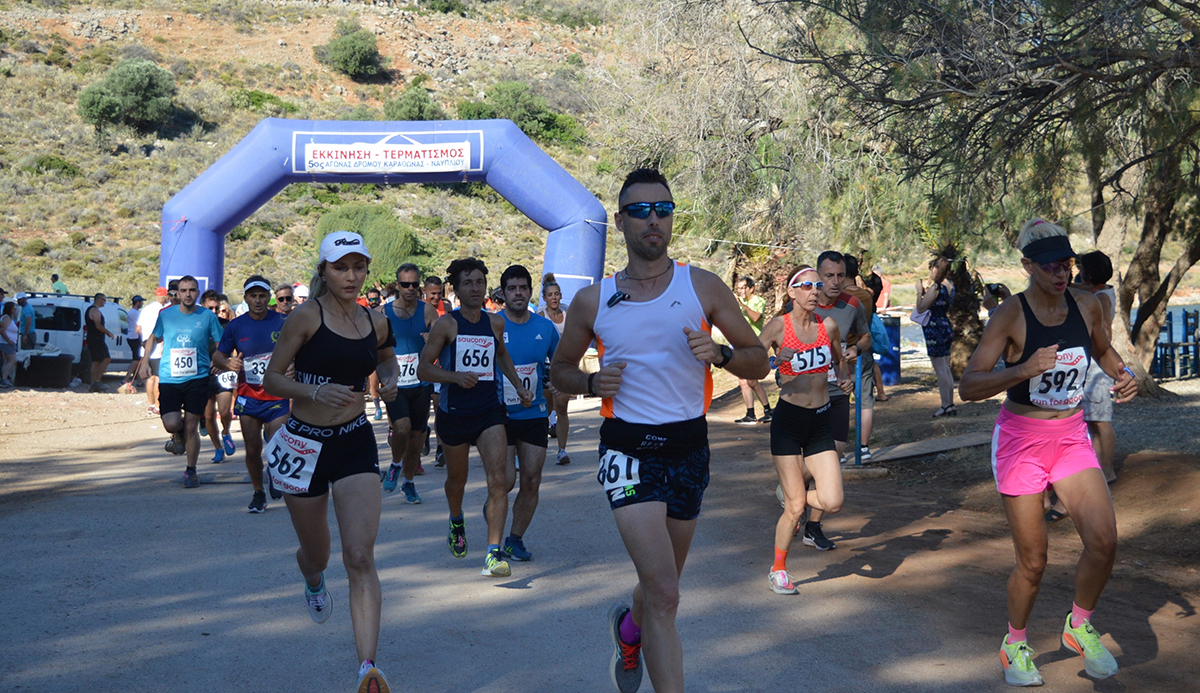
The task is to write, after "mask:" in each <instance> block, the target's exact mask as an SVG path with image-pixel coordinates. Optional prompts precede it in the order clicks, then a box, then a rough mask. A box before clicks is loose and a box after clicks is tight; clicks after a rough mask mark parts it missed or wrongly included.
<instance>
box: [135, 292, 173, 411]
mask: <svg viewBox="0 0 1200 693" xmlns="http://www.w3.org/2000/svg"><path fill="white" fill-rule="evenodd" d="M167 293H168V292H167V288H166V287H165V286H160V287H158V288H157V289H155V290H154V300H153V301H151V302H150V303H148V304H147V305H146V307H145V308H143V309H142V312H141V313H140V314H139V315H138V319H137V334H138V339H140V340H142V341H143V342H144V341H146V340H147V338H148V337H149V336H150V333H151V332H153V331H154V323H155V322H157V321H158V313H159V311H161V310H162V309H163V308H164V307H165V306H166V304H167V301H168V300H169V297H168V295H167ZM142 356H144V357H145V356H148V357H149V362H150V376H149V377H148V378H146V401H147V403H148V404H149V412H150V413H151V414H153V415H155V416H158V415H159V410H158V366H159V359H160V358H162V342H159V343H158V344H157V345H155V347H154V351H153V353H148V354H142ZM134 361H135V362H137V361H138V360H137V359H136V358H135V359H134ZM131 365H132V364H131ZM133 368H134V370H133V374H134V377H135V378H136V377H137V375H138V372H137V367H136V366H133Z"/></svg>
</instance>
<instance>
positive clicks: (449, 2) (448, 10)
mask: <svg viewBox="0 0 1200 693" xmlns="http://www.w3.org/2000/svg"><path fill="white" fill-rule="evenodd" d="M424 7H425V8H426V9H428V10H429V11H431V12H442V13H445V14H461V15H466V13H467V6H466V5H464V4H463V3H462V0H426V2H425V4H424Z"/></svg>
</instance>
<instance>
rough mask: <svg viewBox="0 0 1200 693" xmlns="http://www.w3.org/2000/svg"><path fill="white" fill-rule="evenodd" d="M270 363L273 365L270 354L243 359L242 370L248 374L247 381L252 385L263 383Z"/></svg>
mask: <svg viewBox="0 0 1200 693" xmlns="http://www.w3.org/2000/svg"><path fill="white" fill-rule="evenodd" d="M269 365H271V355H270V354H259V355H258V356H253V357H251V358H244V359H242V371H243V372H245V374H246V382H247V383H248V384H250V385H262V384H263V378H265V377H266V375H267V366H269Z"/></svg>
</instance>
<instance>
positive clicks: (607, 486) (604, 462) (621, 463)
mask: <svg viewBox="0 0 1200 693" xmlns="http://www.w3.org/2000/svg"><path fill="white" fill-rule="evenodd" d="M640 465H641V462H640V461H639V460H638V458H636V457H630V456H629V455H626V454H625V453H623V452H617V451H616V450H609V451H607V452H605V453H604V454H603V455H601V456H600V470H599V471H598V472H597V473H596V481H599V482H600V484H601V485H603V486H604V490H605V491H611V490H613V489H618V488H625V487H626V486H637V485H638V484H640V483H642V480H641V477H639V476H638V467H639V466H640Z"/></svg>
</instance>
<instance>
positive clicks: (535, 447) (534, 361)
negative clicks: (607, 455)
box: [500, 265, 558, 561]
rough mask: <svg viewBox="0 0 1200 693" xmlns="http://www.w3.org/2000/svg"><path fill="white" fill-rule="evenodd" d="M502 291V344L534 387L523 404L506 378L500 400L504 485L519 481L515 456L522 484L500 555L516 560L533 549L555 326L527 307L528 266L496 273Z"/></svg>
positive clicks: (524, 558) (509, 486) (524, 379)
mask: <svg viewBox="0 0 1200 693" xmlns="http://www.w3.org/2000/svg"><path fill="white" fill-rule="evenodd" d="M500 286H501V288H502V289H503V291H504V310H503V311H501V313H502V314H503V315H504V345H505V347H507V348H508V353H509V355H510V356H512V360H513V365H515V366H516V368H517V375H518V376H520V378H521V384H522V386H524V388H525V389H526V390H529V391H531V392H533V393H534V395H535V396H534V399H533V403H532V404H531V405H529V406H528V407H525V406H521V401H520V399H519V398H518V397H517V392H516V390H515V389H514V388H513V387H512V385H511V383H509V382H508V381H507V380H506V381H505V382H504V385H505V387H504V404H505V405H506V406H507V407H508V423H507V424H505V432H506V433H507V435H508V466H507V467H506V468H505V477H506V478H505V482H506V491H507V492H511V491H512V489H513V485H514V484H515V483H516V481H517V471H518V470H517V466H516V465H517V460H520V465H521V466H520V474H521V489H520V490H519V491H517V498H516V500H514V501H513V506H512V529H511V531H510V532H509V535H508V538H507V539H505V540H504V555H505V556H507V557H508V558H511V559H513V560H517V561H528V560H530V559H532V558H533V554H532V553H530V552H529V551H528V550H526V548H525V543H524V541H523V540H522V537H523V536H524V534H525V530H527V529H528V528H529V523H530V522H531V521H532V520H533V512H534V510H536V509H537V504H538V487H539V486H540V485H541V483H542V465H544V464H545V463H546V443H547V440H548V438H549V433H550V419H549V416H550V414H549V410H548V408H547V406H546V397H545V395H544V394H543V390H544V388H545V387H546V386H547V385H548V384H549V382H550V379H549V378H548V377H547V373H546V368H547V364H548V363H549V362H550V357H552V356H554V350H555V349H556V348H557V347H558V330H557V329H555V327H554V323H552V322H550V321H549V320H547V319H546V318H543V317H542V316H540V315H537V314H535V313H533V312H531V311H530V310H529V298H530V296H531V294H532V292H533V279H532V277H530V276H529V270H527V269H525V268H524V267H522V266H521V265H513V266H511V267H509V268H508V269H506V270H504V274H502V275H500Z"/></svg>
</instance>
